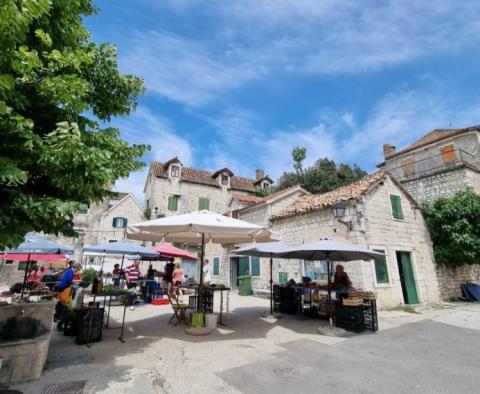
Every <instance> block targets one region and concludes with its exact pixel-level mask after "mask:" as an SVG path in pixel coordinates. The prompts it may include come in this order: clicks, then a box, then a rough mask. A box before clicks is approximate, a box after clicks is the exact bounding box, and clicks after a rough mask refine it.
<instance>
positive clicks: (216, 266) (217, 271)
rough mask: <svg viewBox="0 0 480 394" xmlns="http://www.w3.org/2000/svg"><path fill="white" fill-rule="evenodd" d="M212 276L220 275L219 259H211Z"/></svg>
mask: <svg viewBox="0 0 480 394" xmlns="http://www.w3.org/2000/svg"><path fill="white" fill-rule="evenodd" d="M213 275H220V257H214V258H213Z"/></svg>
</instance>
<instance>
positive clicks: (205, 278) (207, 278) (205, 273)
mask: <svg viewBox="0 0 480 394" xmlns="http://www.w3.org/2000/svg"><path fill="white" fill-rule="evenodd" d="M211 280H212V275H211V274H210V265H209V263H208V260H206V259H205V262H204V263H203V283H205V284H206V285H208V284H209V283H210V281H211Z"/></svg>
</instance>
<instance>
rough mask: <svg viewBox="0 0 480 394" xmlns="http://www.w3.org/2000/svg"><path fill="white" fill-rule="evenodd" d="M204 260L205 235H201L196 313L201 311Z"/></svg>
mask: <svg viewBox="0 0 480 394" xmlns="http://www.w3.org/2000/svg"><path fill="white" fill-rule="evenodd" d="M204 258H205V233H202V247H201V249H200V286H199V289H198V305H197V311H198V312H202V311H203V297H202V296H203V259H204Z"/></svg>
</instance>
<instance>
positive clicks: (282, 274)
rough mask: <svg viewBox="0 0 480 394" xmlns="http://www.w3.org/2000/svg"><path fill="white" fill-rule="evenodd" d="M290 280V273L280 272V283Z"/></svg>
mask: <svg viewBox="0 0 480 394" xmlns="http://www.w3.org/2000/svg"><path fill="white" fill-rule="evenodd" d="M287 281H288V274H287V273H286V272H279V273H278V283H279V284H281V285H284V284H285V283H287Z"/></svg>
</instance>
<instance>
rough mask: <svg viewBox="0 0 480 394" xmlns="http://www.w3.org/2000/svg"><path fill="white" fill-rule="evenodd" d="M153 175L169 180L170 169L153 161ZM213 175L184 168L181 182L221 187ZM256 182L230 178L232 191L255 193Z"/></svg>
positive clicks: (238, 177)
mask: <svg viewBox="0 0 480 394" xmlns="http://www.w3.org/2000/svg"><path fill="white" fill-rule="evenodd" d="M150 168H151V169H152V173H153V174H154V175H155V176H156V177H159V178H168V167H167V168H165V163H159V162H157V161H153V162H152V164H151V165H150ZM213 174H214V173H212V172H210V171H207V170H201V169H199V168H192V167H182V172H181V178H180V179H181V181H183V182H190V183H198V184H201V185H207V186H212V187H220V185H219V184H218V182H217V181H216V180H215V179H214V178H213ZM254 182H255V180H254V179H249V178H244V177H240V176H232V177H231V178H230V189H235V190H242V191H248V192H254V191H256V190H257V188H256V187H255V185H254Z"/></svg>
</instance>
